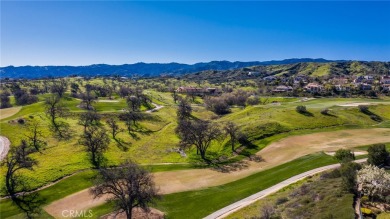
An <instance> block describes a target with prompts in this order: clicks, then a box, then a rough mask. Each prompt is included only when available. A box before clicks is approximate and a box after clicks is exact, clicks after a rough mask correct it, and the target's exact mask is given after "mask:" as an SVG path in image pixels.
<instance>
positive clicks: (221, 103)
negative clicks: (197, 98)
mask: <svg viewBox="0 0 390 219" xmlns="http://www.w3.org/2000/svg"><path fill="white" fill-rule="evenodd" d="M204 102H205V105H206V108H207V109H209V110H211V111H213V112H214V113H216V114H218V115H223V114H227V113H230V108H229V105H228V104H227V103H226V102H225V100H224V99H222V98H220V97H212V98H207V99H205V101H204Z"/></svg>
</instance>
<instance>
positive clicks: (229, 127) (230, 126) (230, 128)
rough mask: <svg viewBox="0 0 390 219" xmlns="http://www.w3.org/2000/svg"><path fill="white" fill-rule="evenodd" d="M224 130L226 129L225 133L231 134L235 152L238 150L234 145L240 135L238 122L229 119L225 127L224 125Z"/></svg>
mask: <svg viewBox="0 0 390 219" xmlns="http://www.w3.org/2000/svg"><path fill="white" fill-rule="evenodd" d="M223 130H224V131H225V134H226V135H229V137H230V142H231V145H232V151H233V152H234V151H236V149H235V148H234V145H235V143H236V141H237V139H238V136H239V130H238V126H237V125H236V124H234V123H233V122H231V121H229V122H227V123H226V125H225V127H223Z"/></svg>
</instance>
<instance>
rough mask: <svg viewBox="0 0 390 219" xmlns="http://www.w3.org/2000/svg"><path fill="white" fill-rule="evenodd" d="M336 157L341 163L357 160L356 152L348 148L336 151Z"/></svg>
mask: <svg viewBox="0 0 390 219" xmlns="http://www.w3.org/2000/svg"><path fill="white" fill-rule="evenodd" d="M334 157H335V158H336V159H337V160H338V161H339V162H340V163H346V162H350V161H353V160H355V154H354V153H353V152H352V151H351V150H347V149H339V150H337V151H336V154H335V155H334Z"/></svg>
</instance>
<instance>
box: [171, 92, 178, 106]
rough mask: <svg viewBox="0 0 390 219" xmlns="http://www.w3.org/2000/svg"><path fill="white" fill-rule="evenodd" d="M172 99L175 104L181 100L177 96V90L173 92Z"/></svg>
mask: <svg viewBox="0 0 390 219" xmlns="http://www.w3.org/2000/svg"><path fill="white" fill-rule="evenodd" d="M172 98H173V101H175V103H176V102H177V101H178V100H179V95H177V92H176V91H175V90H173V91H172Z"/></svg>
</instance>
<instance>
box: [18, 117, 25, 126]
mask: <svg viewBox="0 0 390 219" xmlns="http://www.w3.org/2000/svg"><path fill="white" fill-rule="evenodd" d="M25 122H26V121H25V120H24V119H23V118H20V119H18V123H19V124H21V125H23V124H24V123H25Z"/></svg>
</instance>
